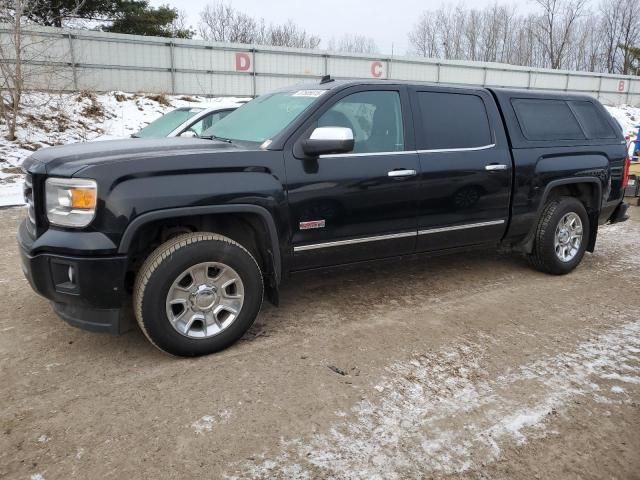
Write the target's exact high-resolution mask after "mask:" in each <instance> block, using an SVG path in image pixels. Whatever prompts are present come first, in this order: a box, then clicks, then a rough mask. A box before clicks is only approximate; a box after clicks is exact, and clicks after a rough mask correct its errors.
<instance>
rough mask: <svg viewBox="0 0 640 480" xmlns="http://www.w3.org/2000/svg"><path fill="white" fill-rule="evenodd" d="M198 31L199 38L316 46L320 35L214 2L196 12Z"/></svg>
mask: <svg viewBox="0 0 640 480" xmlns="http://www.w3.org/2000/svg"><path fill="white" fill-rule="evenodd" d="M198 31H199V33H200V35H201V36H202V38H204V39H205V40H211V41H215V42H231V43H254V44H262V45H275V46H281V47H295V48H317V47H318V45H319V44H320V37H318V36H316V35H311V34H309V33H308V32H307V31H306V30H304V29H302V28H300V27H299V26H298V25H296V24H295V23H293V21H291V20H289V21H287V22H285V23H283V24H280V25H269V26H267V25H266V24H265V21H264V19H259V20H258V19H256V18H253V17H251V16H249V15H247V14H245V13H243V12H240V11H239V10H236V9H235V8H233V7H232V6H231V5H230V4H225V3H224V2H215V3H211V4H208V5H206V6H205V8H204V10H202V12H200V24H199V26H198Z"/></svg>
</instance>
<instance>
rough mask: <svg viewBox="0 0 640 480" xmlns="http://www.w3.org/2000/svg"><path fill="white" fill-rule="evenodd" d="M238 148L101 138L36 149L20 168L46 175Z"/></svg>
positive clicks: (188, 141) (183, 141)
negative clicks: (124, 162)
mask: <svg viewBox="0 0 640 480" xmlns="http://www.w3.org/2000/svg"><path fill="white" fill-rule="evenodd" d="M238 149H239V147H238V146H236V145H234V144H231V143H226V142H221V141H216V140H204V139H195V138H149V139H124V140H105V141H96V142H86V143H74V144H71V145H61V146H57V147H51V148H44V149H42V150H38V151H37V152H35V153H34V154H33V155H31V156H30V157H29V158H27V159H26V160H25V161H24V163H23V168H24V169H25V170H27V171H40V172H42V173H48V174H50V173H52V171H53V170H54V169H55V171H56V174H58V175H62V176H71V175H73V174H74V173H76V172H78V171H79V170H81V169H83V168H84V167H87V166H90V165H98V164H104V163H116V162H121V161H131V160H135V159H141V158H149V157H155V156H158V157H167V156H171V155H172V154H180V155H185V154H188V153H190V152H193V153H207V152H211V153H215V152H222V151H229V150H238Z"/></svg>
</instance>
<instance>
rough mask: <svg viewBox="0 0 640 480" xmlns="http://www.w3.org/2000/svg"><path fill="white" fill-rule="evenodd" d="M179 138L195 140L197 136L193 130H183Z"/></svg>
mask: <svg viewBox="0 0 640 480" xmlns="http://www.w3.org/2000/svg"><path fill="white" fill-rule="evenodd" d="M179 136H180V137H182V138H196V137H197V136H198V134H197V133H196V132H194V131H193V130H185V131H184V132H182V133H181V134H180V135H179Z"/></svg>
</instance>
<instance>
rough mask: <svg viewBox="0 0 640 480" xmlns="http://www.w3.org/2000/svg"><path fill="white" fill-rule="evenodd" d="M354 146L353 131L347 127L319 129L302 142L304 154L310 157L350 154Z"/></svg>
mask: <svg viewBox="0 0 640 480" xmlns="http://www.w3.org/2000/svg"><path fill="white" fill-rule="evenodd" d="M353 146H354V140H353V131H352V130H351V129H350V128H345V127H318V128H316V129H315V130H314V131H313V132H312V133H311V136H310V137H309V138H308V139H307V140H303V142H302V150H303V152H304V153H305V155H308V156H310V157H317V156H319V155H328V154H332V153H349V152H350V151H352V150H353Z"/></svg>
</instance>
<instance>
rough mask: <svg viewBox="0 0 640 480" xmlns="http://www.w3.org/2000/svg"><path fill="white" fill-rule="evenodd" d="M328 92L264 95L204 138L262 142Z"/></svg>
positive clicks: (205, 132)
mask: <svg viewBox="0 0 640 480" xmlns="http://www.w3.org/2000/svg"><path fill="white" fill-rule="evenodd" d="M322 93H324V90H301V91H291V92H278V93H272V94H268V95H263V96H261V97H258V98H256V99H255V100H252V101H250V102H249V103H247V104H246V105H243V106H242V107H240V108H239V109H237V110H236V111H234V112H233V113H231V114H229V115H228V116H226V117H225V118H223V119H222V120H220V121H219V122H217V123H216V124H215V125H213V126H212V127H211V128H209V129H207V130H205V131H204V132H202V135H201V137H218V138H224V139H228V140H239V141H244V142H257V143H262V142H264V141H265V140H267V139H269V138H271V137H273V136H274V135H276V134H277V133H278V132H280V131H282V129H284V128H285V127H286V126H287V125H289V124H290V123H291V122H292V121H293V120H294V119H295V118H296V117H298V116H299V115H300V114H301V113H302V112H303V111H304V110H305V109H306V108H307V107H308V106H309V105H310V104H311V103H312V102H313V101H314V100H315V99H316V98H317V97H319V96H320V95H322Z"/></svg>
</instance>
